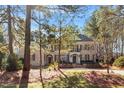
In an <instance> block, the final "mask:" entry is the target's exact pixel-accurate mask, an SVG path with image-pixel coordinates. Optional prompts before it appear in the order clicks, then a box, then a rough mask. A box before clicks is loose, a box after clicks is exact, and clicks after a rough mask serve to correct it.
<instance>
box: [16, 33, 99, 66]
mask: <svg viewBox="0 0 124 93" xmlns="http://www.w3.org/2000/svg"><path fill="white" fill-rule="evenodd" d="M49 48H50V49H51V52H48V51H47V50H44V49H42V65H43V66H44V65H48V64H49V63H51V62H54V61H57V60H58V54H59V52H58V45H54V46H53V45H52V46H50V47H49ZM39 52H40V51H39V49H36V50H35V51H34V50H33V51H32V49H31V57H30V58H31V65H32V66H39V65H40V56H39V54H40V53H39ZM18 55H19V56H20V57H23V56H24V48H20V49H19V54H18ZM60 58H61V62H63V63H64V62H66V63H75V64H81V63H83V62H96V58H97V44H95V42H94V41H93V40H92V39H91V38H89V37H87V36H85V35H82V34H79V35H78V36H76V39H75V43H74V44H73V46H72V47H71V49H69V51H65V50H61V57H60Z"/></svg>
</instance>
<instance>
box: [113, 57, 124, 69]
mask: <svg viewBox="0 0 124 93" xmlns="http://www.w3.org/2000/svg"><path fill="white" fill-rule="evenodd" d="M113 65H114V66H117V67H124V56H121V57H119V58H117V59H116V60H115V61H114V63H113Z"/></svg>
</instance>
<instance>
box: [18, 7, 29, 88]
mask: <svg viewBox="0 0 124 93" xmlns="http://www.w3.org/2000/svg"><path fill="white" fill-rule="evenodd" d="M30 32H31V6H30V5H27V6H26V24H25V49H24V66H23V73H22V78H21V82H20V86H19V87H28V79H29V71H30Z"/></svg>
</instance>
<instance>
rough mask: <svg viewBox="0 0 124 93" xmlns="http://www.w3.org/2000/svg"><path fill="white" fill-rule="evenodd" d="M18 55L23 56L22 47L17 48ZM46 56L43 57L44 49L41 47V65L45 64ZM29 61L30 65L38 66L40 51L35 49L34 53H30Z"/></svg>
mask: <svg viewBox="0 0 124 93" xmlns="http://www.w3.org/2000/svg"><path fill="white" fill-rule="evenodd" d="M33 55H35V60H33ZM18 56H19V57H20V58H24V48H20V49H19V53H18ZM45 60H46V58H45V53H44V50H43V49H42V65H43V66H44V65H46V63H45V62H46V61H45ZM30 61H31V66H40V52H39V51H38V50H37V51H35V53H31V55H30Z"/></svg>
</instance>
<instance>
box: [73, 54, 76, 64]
mask: <svg viewBox="0 0 124 93" xmlns="http://www.w3.org/2000/svg"><path fill="white" fill-rule="evenodd" d="M73 63H76V55H73Z"/></svg>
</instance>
